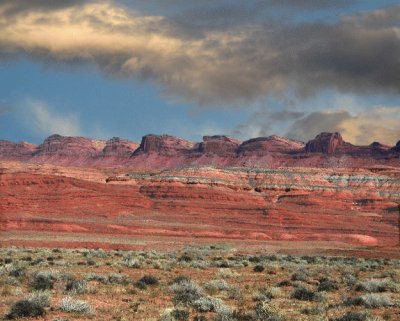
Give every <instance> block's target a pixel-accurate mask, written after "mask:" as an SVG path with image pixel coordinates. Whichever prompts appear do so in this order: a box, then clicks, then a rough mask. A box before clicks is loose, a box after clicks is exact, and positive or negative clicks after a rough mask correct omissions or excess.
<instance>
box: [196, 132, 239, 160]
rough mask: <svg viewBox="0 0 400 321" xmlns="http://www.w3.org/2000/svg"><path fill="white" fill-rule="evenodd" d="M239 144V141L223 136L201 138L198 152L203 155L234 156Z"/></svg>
mask: <svg viewBox="0 0 400 321" xmlns="http://www.w3.org/2000/svg"><path fill="white" fill-rule="evenodd" d="M239 144H240V141H239V140H237V139H234V138H231V137H228V136H224V135H214V136H203V142H201V143H200V144H199V147H198V150H199V152H200V153H204V154H216V155H220V156H225V155H229V154H235V153H236V151H237V149H238V147H239Z"/></svg>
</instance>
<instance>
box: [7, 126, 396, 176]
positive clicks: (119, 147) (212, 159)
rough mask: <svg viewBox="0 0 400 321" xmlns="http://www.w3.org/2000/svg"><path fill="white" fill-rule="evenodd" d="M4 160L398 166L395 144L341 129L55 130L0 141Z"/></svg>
mask: <svg viewBox="0 0 400 321" xmlns="http://www.w3.org/2000/svg"><path fill="white" fill-rule="evenodd" d="M0 160H19V161H27V162H31V163H49V164H55V165H65V166H83V167H88V166H89V167H90V166H96V167H115V166H129V167H130V168H136V169H167V168H175V167H177V166H184V165H214V166H235V167H259V168H278V167H327V168H330V167H345V168H350V167H351V168H360V167H369V166H374V165H387V166H400V141H399V142H398V143H397V145H396V146H393V147H391V146H387V145H383V144H380V143H379V142H373V143H371V144H370V145H367V146H356V145H352V144H350V143H348V142H345V141H344V140H343V138H342V136H341V135H340V134H339V133H321V134H319V135H317V136H316V137H315V139H312V140H310V141H309V142H307V143H306V144H305V143H303V142H300V141H296V140H292V139H288V138H285V137H279V136H275V135H274V136H269V137H258V138H253V139H250V140H247V141H244V142H240V141H239V140H236V139H233V138H230V137H228V136H224V135H215V136H204V137H203V141H202V142H199V143H193V142H189V141H187V140H184V139H181V138H177V137H174V136H170V135H146V136H144V137H143V138H142V141H141V143H140V144H138V143H135V142H130V141H128V140H125V139H120V138H118V137H114V138H112V139H110V140H108V141H102V140H95V139H89V138H84V137H65V136H60V135H52V136H50V137H48V138H46V139H45V140H44V142H43V143H42V144H40V145H38V146H35V145H32V144H29V143H12V142H9V141H4V140H3V141H0Z"/></svg>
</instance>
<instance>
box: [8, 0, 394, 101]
mask: <svg viewBox="0 0 400 321" xmlns="http://www.w3.org/2000/svg"><path fill="white" fill-rule="evenodd" d="M286 2H288V1H285V3H286ZM249 3H251V4H253V6H248V8H249V9H248V10H250V9H253V12H254V10H255V9H258V8H260V12H262V10H261V9H262V8H264V9H265V5H264V6H262V5H261V4H260V2H259V1H254V2H249ZM307 3H308V5H309V6H311V7H312V6H314V7H315V5H316V2H315V1H307ZM267 4H269V5H274V1H267ZM275 5H276V4H275ZM285 5H290V6H292V7H293V6H294V3H293V1H289V4H288V3H286V4H285ZM322 5H324V3H322ZM325 5H326V4H325ZM302 7H303V8H305V6H302ZM227 8H228V9H229V10H225V11H224V10H222V11H214V12H216V13H215V14H216V15H218V17H208V15H207V14H203V15H201V14H200V13H201V12H202V10H203V11H204V10H205V9H204V8H197V9H193V10H194V11H192V15H186V17H190V19H187V18H186V19H185V18H182V17H185V15H184V14H183V15H182V14H181V15H179V14H174V15H169V16H160V15H149V14H145V13H143V12H142V11H138V10H136V11H135V10H134V9H132V8H128V7H127V6H124V5H121V4H117V3H115V2H86V1H62V2H54V1H50V0H40V1H8V2H2V3H1V4H0V28H1V30H2V32H1V33H0V57H2V58H3V59H7V58H8V59H12V58H14V57H16V56H28V57H30V58H32V59H36V60H39V61H43V62H45V63H48V62H53V63H57V64H59V63H61V64H71V65H78V66H79V64H82V63H83V64H90V65H94V66H96V67H97V68H98V69H99V70H101V71H102V72H104V73H106V74H110V75H113V76H115V77H126V78H131V77H135V78H140V79H145V80H147V81H152V82H154V83H155V84H157V85H159V86H160V88H162V89H163V90H164V92H165V94H167V95H169V96H171V97H173V98H175V99H179V100H183V101H188V102H196V103H198V104H200V105H207V104H244V103H248V102H251V101H254V100H257V99H262V98H264V97H266V96H270V95H273V96H279V95H284V94H285V93H286V92H287V91H289V90H291V91H294V92H295V94H296V95H297V96H298V97H303V96H308V95H313V94H314V93H316V92H318V91H319V90H323V89H333V90H337V91H339V92H344V93H347V92H350V93H364V92H369V93H370V92H379V93H382V92H390V93H395V94H398V93H399V92H400V78H399V76H398V75H399V74H400V60H399V57H400V38H399V37H400V18H399V16H400V6H392V7H387V8H384V9H380V10H374V11H370V12H366V13H362V14H353V15H351V16H344V17H342V18H341V19H340V20H338V21H336V22H329V23H328V22H326V23H324V22H295V21H291V20H288V21H283V22H282V21H281V20H279V19H273V17H270V16H258V17H257V15H252V14H250V13H251V11H249V14H248V15H242V16H241V15H238V12H239V11H238V10H239V9H240V6H239V7H238V6H231V7H227ZM242 9H243V8H242ZM196 10H197V11H196ZM235 14H236V16H235ZM232 16H233V17H236V23H234V24H233V23H232V19H230V18H229V17H232ZM253 16H256V17H257V19H256V18H252V17H253ZM211 21H213V22H214V23H213V24H212V23H211ZM208 22H210V23H208ZM227 26H228V27H229V28H227Z"/></svg>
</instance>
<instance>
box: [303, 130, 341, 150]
mask: <svg viewBox="0 0 400 321" xmlns="http://www.w3.org/2000/svg"><path fill="white" fill-rule="evenodd" d="M343 144H344V141H343V138H342V136H341V135H340V134H339V133H337V132H336V133H325V132H324V133H321V134H319V135H317V136H316V137H315V138H314V139H312V140H310V141H309V142H308V143H307V144H306V152H307V153H324V154H333V153H335V151H336V149H337V148H338V147H339V146H341V145H343Z"/></svg>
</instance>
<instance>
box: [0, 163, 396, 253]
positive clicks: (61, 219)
mask: <svg viewBox="0 0 400 321" xmlns="http://www.w3.org/2000/svg"><path fill="white" fill-rule="evenodd" d="M106 172H107V173H108V172H109V170H107V171H104V172H102V171H99V170H96V171H95V170H93V169H92V170H90V171H89V170H86V169H73V170H72V169H71V168H66V167H64V168H61V167H52V166H51V165H35V164H30V165H28V164H21V163H19V164H18V166H16V165H15V164H14V163H7V162H3V164H2V173H1V180H0V188H1V194H0V198H1V202H0V212H1V213H2V215H1V216H0V235H8V236H10V235H14V236H13V237H14V239H13V240H14V241H16V240H19V241H21V240H23V239H25V240H26V239H27V238H28V241H26V242H27V243H26V244H29V235H31V236H32V238H33V239H35V240H37V239H38V237H39V235H42V234H43V235H45V236H44V242H46V243H45V244H48V242H49V237H48V235H49V233H50V234H51V233H54V235H57V240H62V238H61V236H60V233H65V235H67V236H68V237H69V238H68V239H67V240H66V241H65V242H66V243H65V244H64V246H69V245H68V242H71V240H77V239H79V240H84V239H85V238H86V237H89V236H92V238H96V239H97V240H98V242H102V244H108V243H107V242H110V241H109V239H108V238H109V237H111V236H112V237H113V238H117V237H119V238H120V240H121V242H122V241H123V240H126V239H127V238H128V237H137V238H138V239H140V240H142V239H143V238H149V239H151V240H155V239H160V238H163V239H164V240H166V239H171V240H173V241H176V240H177V238H187V239H194V238H196V242H199V240H200V239H204V240H206V241H207V242H213V241H215V240H218V239H223V240H243V242H249V241H271V240H277V241H314V242H315V241H330V242H332V241H335V242H341V243H349V244H363V245H382V246H386V245H396V244H397V242H398V235H399V226H398V219H399V210H398V204H399V203H400V171H399V169H393V168H392V169H390V168H386V169H385V168H383V169H381V170H380V171H379V172H375V171H370V170H367V169H365V170H345V169H342V170H333V169H321V168H295V169H290V168H286V169H283V168H282V169H258V168H243V167H241V168H239V167H236V168H224V169H221V168H215V167H210V166H205V167H199V166H194V167H184V168H180V169H173V170H163V171H159V172H155V171H152V172H124V171H123V169H120V170H119V172H120V173H115V174H114V175H112V176H107V174H106ZM51 235H53V234H51ZM65 235H64V237H66V236H65ZM18 237H20V238H18ZM68 240H69V241H68ZM0 241H1V242H3V239H1V236H0ZM21 242H22V241H21ZM313 244H315V243H313ZM97 246H99V245H97Z"/></svg>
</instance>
